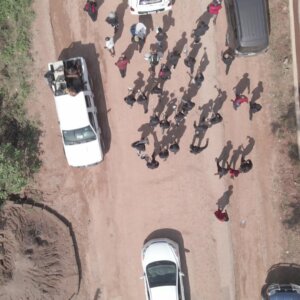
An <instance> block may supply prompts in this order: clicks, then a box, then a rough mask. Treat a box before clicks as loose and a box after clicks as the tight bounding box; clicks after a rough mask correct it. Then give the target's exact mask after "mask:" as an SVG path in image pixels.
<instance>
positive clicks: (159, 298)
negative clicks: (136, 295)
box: [151, 286, 178, 300]
mask: <svg viewBox="0 0 300 300" xmlns="http://www.w3.org/2000/svg"><path fill="white" fill-rule="evenodd" d="M151 300H178V294H177V290H176V286H159V287H155V288H152V289H151Z"/></svg>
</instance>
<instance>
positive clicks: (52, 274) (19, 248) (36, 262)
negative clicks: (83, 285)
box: [0, 203, 78, 300]
mask: <svg viewBox="0 0 300 300" xmlns="http://www.w3.org/2000/svg"><path fill="white" fill-rule="evenodd" d="M0 274H1V275H0V280H1V282H0V285H1V290H0V298H1V299H3V300H6V299H7V300H8V299H9V300H21V299H22V300H23V299H24V300H25V299H32V300H40V299H45V300H46V299H49V300H50V299H70V297H72V295H73V294H75V293H76V292H77V290H78V269H77V265H76V261H75V256H74V251H73V246H72V240H71V237H70V234H69V231H68V229H67V227H66V226H64V225H63V224H62V223H61V222H60V221H58V220H57V219H56V218H55V217H53V216H51V215H50V214H49V213H47V212H46V211H42V210H41V209H38V208H32V207H30V206H24V207H21V206H20V205H13V204H10V203H9V204H6V206H5V207H4V209H2V210H1V213H0Z"/></svg>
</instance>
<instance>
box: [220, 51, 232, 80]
mask: <svg viewBox="0 0 300 300" xmlns="http://www.w3.org/2000/svg"><path fill="white" fill-rule="evenodd" d="M234 59H235V53H234V50H233V49H231V48H228V49H227V50H225V51H224V52H222V61H223V63H224V64H225V65H226V70H225V74H226V75H228V72H229V69H230V66H231V64H232V62H233V61H234Z"/></svg>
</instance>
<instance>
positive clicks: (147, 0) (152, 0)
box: [139, 0, 162, 5]
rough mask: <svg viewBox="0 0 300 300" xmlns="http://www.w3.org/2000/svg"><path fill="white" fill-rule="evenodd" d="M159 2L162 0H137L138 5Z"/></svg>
mask: <svg viewBox="0 0 300 300" xmlns="http://www.w3.org/2000/svg"><path fill="white" fill-rule="evenodd" d="M160 2H162V0H139V4H140V5H147V4H156V3H160Z"/></svg>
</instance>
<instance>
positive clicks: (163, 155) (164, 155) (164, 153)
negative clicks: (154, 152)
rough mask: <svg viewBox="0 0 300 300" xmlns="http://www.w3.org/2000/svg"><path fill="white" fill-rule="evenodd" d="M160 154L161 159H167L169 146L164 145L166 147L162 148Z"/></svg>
mask: <svg viewBox="0 0 300 300" xmlns="http://www.w3.org/2000/svg"><path fill="white" fill-rule="evenodd" d="M158 156H159V157H160V158H161V159H164V160H166V159H167V158H168V157H169V150H168V147H164V148H162V147H161V148H160V151H159V153H158Z"/></svg>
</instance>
